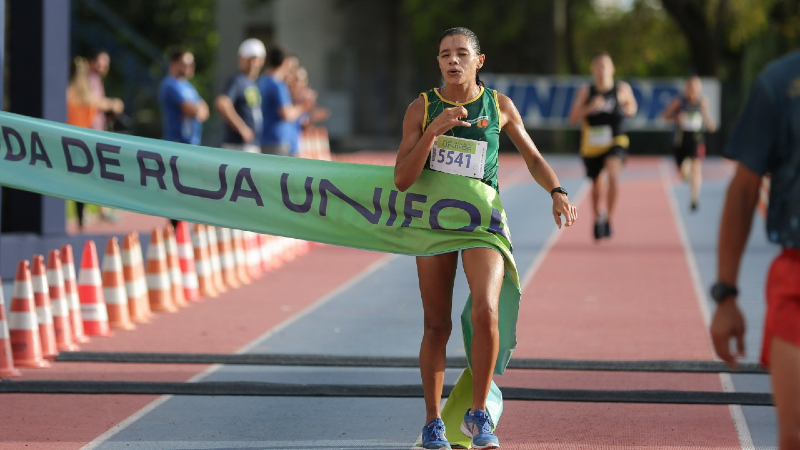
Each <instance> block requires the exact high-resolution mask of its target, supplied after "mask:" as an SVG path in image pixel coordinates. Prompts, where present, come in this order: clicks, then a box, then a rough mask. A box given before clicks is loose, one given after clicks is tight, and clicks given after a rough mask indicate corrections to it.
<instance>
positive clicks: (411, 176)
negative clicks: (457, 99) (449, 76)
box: [394, 97, 470, 192]
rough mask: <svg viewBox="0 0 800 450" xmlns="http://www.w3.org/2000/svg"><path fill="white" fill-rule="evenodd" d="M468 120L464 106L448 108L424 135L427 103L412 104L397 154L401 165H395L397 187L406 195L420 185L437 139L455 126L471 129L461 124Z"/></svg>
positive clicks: (429, 125)
mask: <svg viewBox="0 0 800 450" xmlns="http://www.w3.org/2000/svg"><path fill="white" fill-rule="evenodd" d="M466 116H467V109H466V108H464V107H463V106H456V107H453V108H445V109H444V111H442V112H441V114H439V115H438V116H436V118H435V119H433V121H432V122H431V123H430V124H428V127H427V128H425V132H423V131H422V121H423V120H424V118H425V100H424V99H423V98H422V97H417V99H416V100H414V101H413V102H411V104H410V105H409V106H408V109H407V110H406V115H405V117H404V118H403V140H402V141H401V142H400V148H399V149H398V150H397V161H396V162H395V165H394V184H395V186H397V189H399V190H400V191H402V192H405V191H406V189H408V188H410V187H411V185H412V184H414V182H415V181H417V178H419V176H420V174H421V173H422V169H423V168H424V167H425V161H427V159H428V155H429V154H430V151H431V147H433V143H434V141H435V140H436V137H437V136H439V135H441V134H443V133H444V132H445V131H447V130H449V129H451V128H453V127H455V126H464V127H468V126H470V124H469V123H467V122H464V121H463V120H461V118H462V117H466Z"/></svg>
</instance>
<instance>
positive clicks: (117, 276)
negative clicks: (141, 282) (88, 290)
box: [102, 237, 136, 330]
mask: <svg viewBox="0 0 800 450" xmlns="http://www.w3.org/2000/svg"><path fill="white" fill-rule="evenodd" d="M102 277H103V297H105V299H106V310H107V311H108V325H109V326H110V327H111V328H114V329H117V330H134V329H136V325H134V324H133V322H131V314H130V310H129V308H128V292H127V291H126V290H125V276H124V275H123V274H122V255H120V250H119V243H118V241H117V238H116V237H112V238H110V239H109V240H108V243H107V244H106V252H105V254H104V255H103V272H102Z"/></svg>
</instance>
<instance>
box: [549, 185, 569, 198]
mask: <svg viewBox="0 0 800 450" xmlns="http://www.w3.org/2000/svg"><path fill="white" fill-rule="evenodd" d="M556 192H558V193H559V194H564V195H569V194H568V193H567V190H566V189H564V188H562V187H561V186H559V187H557V188H554V189H553V190H552V191H550V197H553V194H555V193H556Z"/></svg>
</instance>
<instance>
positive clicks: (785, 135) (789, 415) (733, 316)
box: [710, 51, 800, 450]
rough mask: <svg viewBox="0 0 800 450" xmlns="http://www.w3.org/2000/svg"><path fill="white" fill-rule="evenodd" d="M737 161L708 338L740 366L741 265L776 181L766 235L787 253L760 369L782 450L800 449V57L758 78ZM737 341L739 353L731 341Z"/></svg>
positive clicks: (729, 151)
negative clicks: (765, 195)
mask: <svg viewBox="0 0 800 450" xmlns="http://www.w3.org/2000/svg"><path fill="white" fill-rule="evenodd" d="M724 155H725V156H726V157H727V158H730V159H733V160H736V161H737V162H738V163H737V166H736V172H735V173H734V176H733V179H732V180H731V183H730V186H729V187H728V192H727V196H726V198H725V207H724V209H723V212H722V220H721V224H720V228H719V240H718V242H719V249H718V251H717V257H718V261H717V265H718V267H717V282H716V283H715V284H714V286H713V287H712V288H711V296H712V298H713V299H714V300H715V301H716V303H717V308H716V311H715V312H714V317H713V319H712V321H711V326H710V333H711V338H712V341H713V343H714V349H715V350H716V352H717V355H719V357H720V358H721V359H722V360H723V361H725V362H726V363H728V364H729V365H731V366H733V367H736V365H737V363H736V358H739V357H743V356H744V332H745V323H744V318H743V316H742V312H741V310H740V309H739V307H738V306H737V304H736V300H737V297H738V293H739V292H738V290H737V280H738V277H739V266H740V263H741V260H742V256H743V254H744V250H745V246H746V244H747V238H748V236H749V235H750V228H751V226H752V222H753V212H754V210H755V207H756V204H757V203H758V198H759V190H760V187H761V180H762V177H763V176H764V175H765V174H769V175H770V177H771V186H770V196H769V206H768V210H767V236H768V237H769V239H770V241H772V242H774V243H776V244H778V245H780V246H781V247H782V251H781V253H780V254H779V255H778V256H777V257H776V258H775V260H774V261H773V262H772V266H771V267H770V270H769V275H768V277H767V286H766V299H767V311H766V317H765V321H764V322H765V324H764V337H763V342H762V348H761V363H762V364H763V365H764V366H766V367H769V369H770V374H771V377H772V391H773V397H774V399H775V409H776V411H777V415H778V433H779V443H780V449H781V450H790V449H791V450H797V449H800V51H795V52H794V53H791V54H789V55H788V56H785V57H783V58H781V59H779V60H777V61H774V62H772V63H771V64H770V65H769V66H767V68H766V69H764V71H763V72H761V74H760V75H759V76H758V78H757V79H756V82H755V84H754V85H753V88H752V90H751V91H750V98H749V99H748V101H747V104H746V106H745V109H744V111H743V112H742V115H741V116H740V117H739V120H738V122H737V124H736V127H735V128H734V130H733V134H732V135H731V137H730V139H729V140H728V143H727V145H726V147H725V151H724ZM731 340H734V341H735V342H736V351H734V352H732V351H731V349H730V342H731Z"/></svg>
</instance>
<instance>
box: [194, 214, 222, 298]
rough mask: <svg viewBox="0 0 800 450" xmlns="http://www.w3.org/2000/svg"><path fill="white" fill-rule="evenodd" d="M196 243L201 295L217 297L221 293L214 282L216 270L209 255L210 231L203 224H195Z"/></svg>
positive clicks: (195, 253)
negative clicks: (212, 267)
mask: <svg viewBox="0 0 800 450" xmlns="http://www.w3.org/2000/svg"><path fill="white" fill-rule="evenodd" d="M192 243H193V244H194V262H195V265H196V266H197V282H198V285H199V286H200V295H202V296H203V297H216V296H218V295H219V293H218V292H217V288H216V286H215V283H214V271H213V270H212V269H211V261H210V259H209V257H208V232H206V226H205V225H203V224H199V223H198V224H195V226H194V233H193V234H192Z"/></svg>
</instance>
